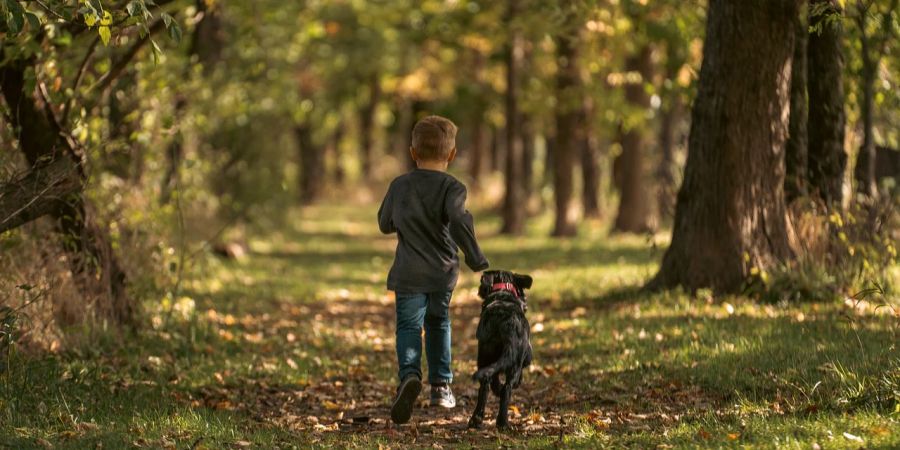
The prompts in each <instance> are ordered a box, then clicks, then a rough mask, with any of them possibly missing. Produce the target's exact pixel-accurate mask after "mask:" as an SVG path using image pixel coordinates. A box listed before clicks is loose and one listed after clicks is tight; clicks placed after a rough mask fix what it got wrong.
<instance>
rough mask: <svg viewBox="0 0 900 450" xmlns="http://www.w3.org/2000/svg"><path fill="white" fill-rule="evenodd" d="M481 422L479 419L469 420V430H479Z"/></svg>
mask: <svg viewBox="0 0 900 450" xmlns="http://www.w3.org/2000/svg"><path fill="white" fill-rule="evenodd" d="M482 422H483V420H482V419H481V418H480V417H472V418H471V419H469V428H471V429H475V430H478V429H480V428H481V423H482Z"/></svg>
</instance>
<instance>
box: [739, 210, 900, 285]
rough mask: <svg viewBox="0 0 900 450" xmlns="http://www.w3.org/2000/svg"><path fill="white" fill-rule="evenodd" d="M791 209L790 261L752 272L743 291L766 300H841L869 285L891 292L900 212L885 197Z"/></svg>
mask: <svg viewBox="0 0 900 450" xmlns="http://www.w3.org/2000/svg"><path fill="white" fill-rule="evenodd" d="M802 203H803V200H798V202H797V203H796V204H795V205H794V206H795V209H794V212H793V213H792V219H793V220H792V223H793V231H794V233H795V237H794V241H795V243H796V245H794V247H795V248H794V250H795V253H796V255H795V259H794V260H792V261H791V262H789V263H787V264H784V265H781V266H778V267H776V268H775V269H773V270H771V271H769V272H760V271H758V270H757V271H755V272H754V273H753V277H752V279H751V280H750V281H749V282H748V288H747V290H748V293H749V294H751V295H758V296H760V297H761V298H763V299H765V300H767V301H771V302H781V301H785V302H798V301H843V300H844V299H845V298H854V299H855V298H858V296H859V293H860V292H866V291H865V289H867V288H869V287H871V286H872V285H873V284H874V285H875V286H878V287H879V289H883V290H885V291H886V292H885V294H886V295H894V289H895V287H894V283H896V280H895V279H894V275H893V274H892V270H893V268H894V267H896V265H897V247H896V245H897V244H896V233H897V230H898V229H900V212H898V210H897V209H896V205H897V203H896V200H894V199H892V198H890V197H888V198H884V199H882V200H881V201H879V202H877V203H876V204H874V205H868V206H862V205H854V206H853V207H852V208H851V209H850V210H848V211H846V212H839V211H833V212H830V213H829V214H828V215H827V216H826V214H824V213H822V212H821V208H820V207H819V206H817V205H810V206H809V207H808V208H807V209H803V208H804V206H802Z"/></svg>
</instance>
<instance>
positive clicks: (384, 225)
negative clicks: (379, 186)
mask: <svg viewBox="0 0 900 450" xmlns="http://www.w3.org/2000/svg"><path fill="white" fill-rule="evenodd" d="M393 191H394V185H393V184H391V187H389V188H388V191H387V194H385V195H384V200H382V202H381V207H380V208H378V228H379V229H381V232H382V233H384V234H391V233H395V232H396V231H397V228H396V227H394V219H393V216H394V196H393Z"/></svg>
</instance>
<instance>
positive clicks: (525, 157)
mask: <svg viewBox="0 0 900 450" xmlns="http://www.w3.org/2000/svg"><path fill="white" fill-rule="evenodd" d="M521 120H522V124H521V128H522V197H523V199H524V203H523V205H528V201H529V200H530V199H531V195H532V194H533V193H534V140H535V139H536V136H535V131H534V122H532V120H531V118H530V117H528V116H525V115H524V114H523V115H522V119H521Z"/></svg>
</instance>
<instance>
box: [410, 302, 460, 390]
mask: <svg viewBox="0 0 900 450" xmlns="http://www.w3.org/2000/svg"><path fill="white" fill-rule="evenodd" d="M451 295H453V291H438V292H429V293H409V292H397V362H398V364H399V366H400V373H399V375H400V381H403V379H404V378H406V377H407V376H409V375H416V376H418V377H419V378H420V379H422V378H423V377H422V363H421V360H422V328H423V325H424V328H425V355H426V357H427V358H428V382H429V383H431V384H439V383H450V382H451V381H453V372H452V371H451V370H450V296H451Z"/></svg>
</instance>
